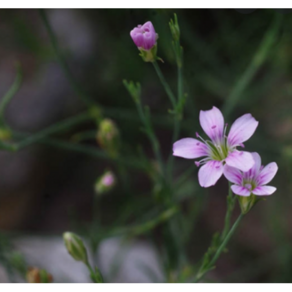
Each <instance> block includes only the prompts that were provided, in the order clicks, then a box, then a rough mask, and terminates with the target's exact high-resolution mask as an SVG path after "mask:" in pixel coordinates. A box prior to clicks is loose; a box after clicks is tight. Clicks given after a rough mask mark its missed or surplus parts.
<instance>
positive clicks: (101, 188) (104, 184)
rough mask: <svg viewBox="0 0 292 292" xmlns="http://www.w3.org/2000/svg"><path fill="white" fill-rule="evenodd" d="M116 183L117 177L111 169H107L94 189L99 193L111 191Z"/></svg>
mask: <svg viewBox="0 0 292 292" xmlns="http://www.w3.org/2000/svg"><path fill="white" fill-rule="evenodd" d="M115 183H116V178H115V176H114V174H113V173H112V172H111V171H106V172H105V173H104V174H103V175H102V176H101V177H100V178H98V180H97V181H96V183H95V186H94V190H95V192H96V194H97V195H102V194H105V193H107V192H109V191H110V190H111V189H112V188H113V187H114V186H115Z"/></svg>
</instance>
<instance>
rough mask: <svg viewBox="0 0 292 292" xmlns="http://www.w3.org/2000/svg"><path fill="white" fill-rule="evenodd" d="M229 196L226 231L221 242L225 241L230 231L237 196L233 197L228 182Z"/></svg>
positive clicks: (223, 232)
mask: <svg viewBox="0 0 292 292" xmlns="http://www.w3.org/2000/svg"><path fill="white" fill-rule="evenodd" d="M228 187H229V189H228V196H227V212H226V216H225V224H224V229H223V231H222V234H221V240H224V238H225V237H226V235H227V233H228V231H229V229H230V220H231V214H232V211H233V209H234V205H235V201H236V196H233V195H232V190H231V183H230V182H228Z"/></svg>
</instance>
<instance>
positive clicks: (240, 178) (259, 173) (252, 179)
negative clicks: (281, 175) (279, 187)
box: [224, 152, 278, 197]
mask: <svg viewBox="0 0 292 292" xmlns="http://www.w3.org/2000/svg"><path fill="white" fill-rule="evenodd" d="M251 155H252V156H253V159H254V161H255V164H254V166H253V167H252V168H251V169H250V170H249V171H247V172H242V171H240V170H238V169H236V168H233V167H230V166H228V165H226V167H225V168H224V175H225V177H226V178H227V179H228V180H229V181H231V182H232V183H234V185H232V186H231V189H232V191H233V193H234V194H236V195H239V196H244V197H248V196H250V195H251V194H254V195H257V196H268V195H271V194H273V193H274V192H275V191H276V188H275V187H272V186H266V184H267V183H269V182H270V181H271V180H272V179H273V178H274V176H275V175H276V173H277V171H278V166H277V163H275V162H271V163H269V164H268V165H267V166H266V167H264V166H262V165H261V157H260V156H259V154H258V153H256V152H254V153H251Z"/></svg>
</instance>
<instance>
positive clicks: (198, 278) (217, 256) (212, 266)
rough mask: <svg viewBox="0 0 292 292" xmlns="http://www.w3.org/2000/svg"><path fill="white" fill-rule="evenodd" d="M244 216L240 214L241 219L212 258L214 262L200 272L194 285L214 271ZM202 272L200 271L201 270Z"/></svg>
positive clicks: (236, 222) (238, 219)
mask: <svg viewBox="0 0 292 292" xmlns="http://www.w3.org/2000/svg"><path fill="white" fill-rule="evenodd" d="M243 216H244V215H243V214H240V215H239V217H238V218H237V220H236V221H235V223H234V224H233V226H232V228H231V229H230V231H229V232H228V234H227V235H226V237H225V238H224V240H223V241H222V243H221V245H220V246H219V248H218V249H217V251H216V253H215V255H214V257H213V258H212V260H211V261H210V262H209V264H208V265H207V266H206V267H205V268H204V269H203V271H201V272H199V273H198V274H197V275H196V277H195V279H194V281H193V282H194V283H197V282H199V281H200V280H201V279H202V278H203V277H204V276H205V274H206V273H207V272H208V271H210V270H212V269H213V268H215V267H214V264H215V263H216V261H217V260H218V258H219V256H220V255H221V253H222V251H223V250H224V248H225V246H226V245H227V243H228V241H229V239H230V238H231V237H232V235H233V234H234V232H235V230H236V229H237V227H238V225H239V223H240V221H241V219H242V218H243ZM199 270H200V269H199Z"/></svg>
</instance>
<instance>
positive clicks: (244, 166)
mask: <svg viewBox="0 0 292 292" xmlns="http://www.w3.org/2000/svg"><path fill="white" fill-rule="evenodd" d="M225 162H226V164H227V165H229V166H231V167H235V168H238V169H239V170H242V171H244V172H246V171H248V170H250V169H251V168H252V167H253V165H254V164H255V161H254V159H253V157H252V155H251V153H249V152H245V151H237V150H235V151H233V152H231V153H229V154H228V156H227V158H226V159H225Z"/></svg>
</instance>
